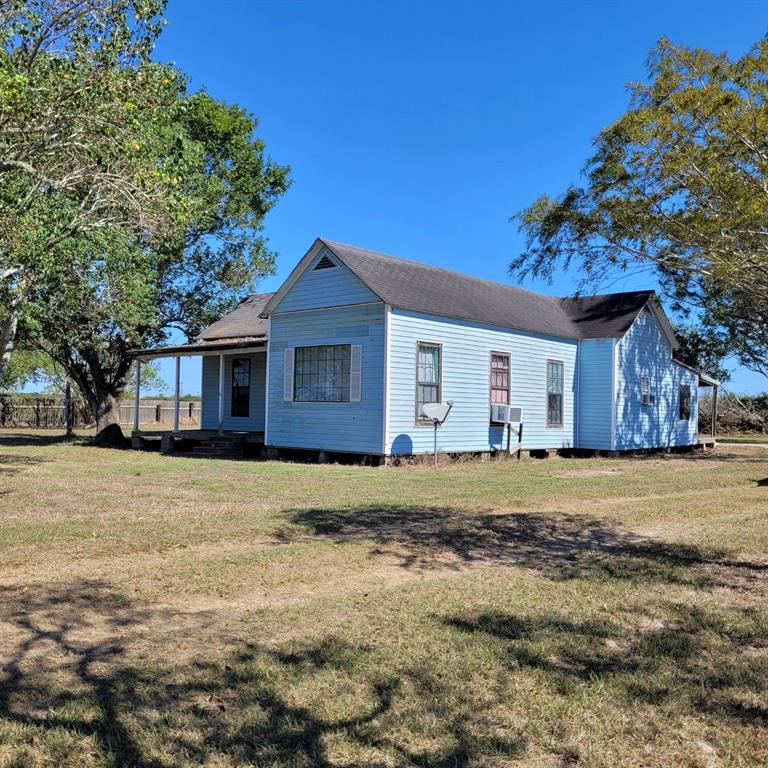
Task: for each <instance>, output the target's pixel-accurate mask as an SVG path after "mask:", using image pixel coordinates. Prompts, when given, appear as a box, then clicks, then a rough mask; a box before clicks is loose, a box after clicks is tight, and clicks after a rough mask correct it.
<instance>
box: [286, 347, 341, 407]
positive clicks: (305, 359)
mask: <svg viewBox="0 0 768 768" xmlns="http://www.w3.org/2000/svg"><path fill="white" fill-rule="evenodd" d="M351 361H352V345H351V344H327V345H322V346H314V347H296V349H295V350H294V371H293V400H294V401H295V402H297V403H348V402H350V377H351V371H352V364H351Z"/></svg>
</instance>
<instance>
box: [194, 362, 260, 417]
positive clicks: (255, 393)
mask: <svg viewBox="0 0 768 768" xmlns="http://www.w3.org/2000/svg"><path fill="white" fill-rule="evenodd" d="M243 358H248V359H249V360H250V361H251V400H250V413H249V416H248V417H247V418H244V417H238V416H232V361H233V360H242V359H243ZM266 382H267V355H266V353H265V352H255V353H251V354H244V355H231V356H225V358H224V393H223V394H224V397H223V400H224V429H232V430H237V431H240V432H263V431H264V408H265V397H266ZM202 394H203V403H202V414H201V427H202V429H217V428H218V422H219V356H218V355H211V356H205V357H203V384H202Z"/></svg>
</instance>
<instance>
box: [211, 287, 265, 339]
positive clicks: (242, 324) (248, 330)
mask: <svg viewBox="0 0 768 768" xmlns="http://www.w3.org/2000/svg"><path fill="white" fill-rule="evenodd" d="M273 295H274V294H272V293H257V294H254V295H253V296H249V297H248V298H247V299H243V301H241V302H240V303H239V304H238V305H237V306H236V307H235V308H234V309H233V310H232V311H231V312H229V313H227V314H226V315H224V317H222V318H221V319H220V320H217V321H216V322H215V323H213V324H212V325H209V326H208V327H207V328H206V329H204V330H203V331H202V332H201V333H200V335H199V336H198V337H197V338H198V339H199V340H200V341H212V340H214V339H233V338H239V337H242V336H247V337H252V338H259V337H261V338H263V337H265V336H266V335H267V328H268V327H269V326H268V323H267V320H266V319H265V318H263V317H261V312H262V310H263V309H264V307H265V306H266V305H267V302H268V301H269V300H270V299H271V298H272V296H273Z"/></svg>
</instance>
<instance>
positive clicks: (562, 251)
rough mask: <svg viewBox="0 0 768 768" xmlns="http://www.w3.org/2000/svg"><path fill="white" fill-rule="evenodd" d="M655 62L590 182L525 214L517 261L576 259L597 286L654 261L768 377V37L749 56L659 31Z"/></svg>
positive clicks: (548, 268)
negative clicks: (681, 41) (680, 41)
mask: <svg viewBox="0 0 768 768" xmlns="http://www.w3.org/2000/svg"><path fill="white" fill-rule="evenodd" d="M649 62H650V63H649V73H648V74H649V76H648V79H647V81H646V82H643V83H638V84H635V85H632V86H630V90H631V103H630V107H629V109H628V110H627V112H626V113H625V114H624V115H622V116H621V117H620V118H619V119H618V120H616V122H614V123H613V124H612V125H610V126H608V127H607V128H605V129H604V130H603V131H602V132H601V133H600V134H599V135H598V137H597V138H596V140H595V150H594V153H593V154H592V156H591V157H590V158H589V159H588V161H587V163H586V166H585V171H584V173H585V177H586V183H585V184H584V185H583V186H571V187H569V188H568V189H567V190H566V191H565V192H564V193H563V194H561V195H560V196H559V197H557V198H551V197H548V196H546V195H545V196H542V197H540V198H539V199H538V200H536V201H535V202H534V203H533V204H532V205H531V206H530V207H529V208H527V209H525V210H523V211H521V212H520V213H518V214H516V216H515V217H514V218H515V219H516V220H517V221H518V223H519V224H520V226H521V229H522V231H523V232H524V233H525V235H526V237H527V248H526V249H525V251H524V252H523V253H521V254H520V255H519V256H518V257H517V258H516V259H514V261H513V262H512V263H511V264H510V272H511V273H514V274H516V275H518V276H525V275H527V274H532V275H534V276H540V277H545V278H547V277H551V276H552V275H553V274H554V272H555V270H557V269H560V268H562V267H566V268H567V267H575V268H578V269H579V270H580V271H581V273H582V275H583V277H584V281H583V282H584V286H587V285H589V286H590V287H593V286H594V285H595V284H600V283H605V282H607V281H608V280H609V279H610V278H612V277H615V275H616V273H617V272H619V273H626V272H629V271H643V270H649V271H651V272H652V273H654V274H655V275H657V276H658V277H659V278H660V280H661V284H662V286H663V289H664V290H665V291H666V292H667V293H668V295H669V296H670V297H672V298H673V299H674V300H675V302H676V307H677V308H678V309H681V310H684V311H689V312H691V313H692V316H693V317H694V318H700V319H701V320H702V321H703V323H704V324H705V325H708V326H709V327H710V328H714V329H717V330H719V331H721V332H723V333H724V334H725V335H726V337H727V340H728V344H729V348H730V349H731V350H732V351H733V352H734V353H736V354H737V355H738V356H739V357H740V359H741V361H742V363H743V364H745V365H747V366H749V367H751V368H753V369H754V370H757V371H761V372H762V373H763V374H766V375H768V173H767V172H768V98H767V97H768V40H767V39H762V40H760V41H759V42H758V43H757V44H756V45H755V46H754V47H753V48H752V49H751V50H750V51H749V52H748V53H747V54H746V55H744V56H742V57H741V58H738V59H729V58H728V57H727V56H726V55H725V54H714V53H711V52H709V51H706V50H702V49H689V48H686V47H684V46H679V45H673V44H672V43H670V42H669V41H667V40H662V41H661V42H660V43H659V44H658V45H657V46H656V48H655V49H654V50H653V51H652V53H651V56H650V60H649ZM584 286H582V287H584Z"/></svg>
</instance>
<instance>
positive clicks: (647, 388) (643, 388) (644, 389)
mask: <svg viewBox="0 0 768 768" xmlns="http://www.w3.org/2000/svg"><path fill="white" fill-rule="evenodd" d="M654 399H655V398H654V396H653V395H652V394H651V380H650V379H649V378H648V376H642V377H641V378H640V400H641V402H642V404H643V405H652V404H653V401H654Z"/></svg>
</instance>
